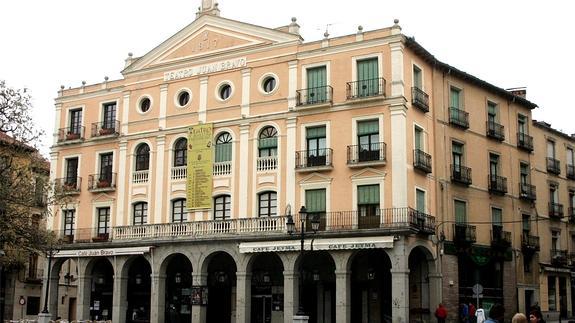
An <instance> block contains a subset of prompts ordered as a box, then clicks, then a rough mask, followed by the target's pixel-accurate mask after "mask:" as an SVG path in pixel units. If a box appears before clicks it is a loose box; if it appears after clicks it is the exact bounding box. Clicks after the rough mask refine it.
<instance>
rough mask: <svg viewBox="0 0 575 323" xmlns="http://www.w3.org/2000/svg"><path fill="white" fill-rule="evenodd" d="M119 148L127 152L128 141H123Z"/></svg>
mask: <svg viewBox="0 0 575 323" xmlns="http://www.w3.org/2000/svg"><path fill="white" fill-rule="evenodd" d="M118 146H120V150H126V149H127V148H128V141H127V140H122V141H120V143H119V144H118Z"/></svg>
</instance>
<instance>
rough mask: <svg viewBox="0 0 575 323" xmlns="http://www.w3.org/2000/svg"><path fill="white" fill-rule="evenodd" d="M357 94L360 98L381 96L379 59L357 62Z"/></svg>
mask: <svg viewBox="0 0 575 323" xmlns="http://www.w3.org/2000/svg"><path fill="white" fill-rule="evenodd" d="M357 82H358V84H357V86H358V87H357V92H358V93H357V94H358V96H359V97H366V96H373V95H378V94H379V67H378V63H377V57H374V58H368V59H362V60H358V61H357Z"/></svg>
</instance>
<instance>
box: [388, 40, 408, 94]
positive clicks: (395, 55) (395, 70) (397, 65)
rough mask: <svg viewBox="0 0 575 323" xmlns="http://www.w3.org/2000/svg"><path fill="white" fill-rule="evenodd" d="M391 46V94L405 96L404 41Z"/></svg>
mask: <svg viewBox="0 0 575 323" xmlns="http://www.w3.org/2000/svg"><path fill="white" fill-rule="evenodd" d="M389 47H390V48H391V96H405V81H404V73H403V48H404V47H403V43H402V42H401V41H398V42H395V43H391V44H389Z"/></svg>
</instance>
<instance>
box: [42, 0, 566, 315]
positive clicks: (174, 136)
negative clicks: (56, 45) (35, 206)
mask: <svg viewBox="0 0 575 323" xmlns="http://www.w3.org/2000/svg"><path fill="white" fill-rule="evenodd" d="M122 75H123V77H122V78H121V79H119V80H108V79H107V78H106V79H105V81H104V82H102V83H99V84H94V85H86V84H82V86H81V87H78V88H70V89H65V88H64V87H62V89H61V90H60V91H59V92H58V97H57V98H56V120H55V132H54V145H53V147H52V151H51V177H52V179H53V180H54V181H55V183H56V184H57V187H59V188H60V189H62V190H64V191H65V192H66V194H67V195H68V196H69V197H70V202H69V203H68V204H66V205H65V206H64V207H62V208H61V209H59V210H57V211H58V212H57V216H55V217H53V218H52V219H50V220H51V221H50V223H49V224H48V225H49V227H50V228H51V229H52V230H54V231H56V232H57V233H58V234H59V236H60V237H61V239H62V241H63V244H62V246H61V250H60V251H59V252H58V254H57V255H56V256H55V259H54V261H53V266H52V268H51V269H52V270H51V273H52V274H51V275H50V281H51V282H57V281H58V280H59V279H60V276H61V274H59V273H60V272H61V270H60V267H61V266H62V264H63V263H64V262H65V261H71V262H73V263H74V265H75V266H76V267H77V280H76V284H77V286H78V288H77V295H76V304H77V305H76V311H75V313H74V314H75V316H76V317H77V318H78V319H111V320H112V321H113V322H148V321H149V322H164V321H166V322H169V321H170V320H175V319H178V320H179V321H181V322H184V321H185V322H189V321H190V320H191V321H192V322H214V323H215V322H218V323H220V322H237V323H240V322H256V323H259V322H262V323H263V322H266V323H269V322H272V323H275V322H292V320H293V316H294V315H295V314H296V313H297V312H298V311H299V307H300V304H301V307H302V310H303V312H304V313H305V314H306V315H307V316H309V321H310V322H384V321H388V320H393V322H405V321H416V320H417V321H430V320H431V319H432V314H430V313H433V311H434V309H435V308H436V307H437V304H438V303H439V302H440V301H441V300H444V301H445V302H446V303H447V304H448V306H449V312H450V313H451V315H454V317H455V315H456V313H457V306H458V303H459V302H462V301H471V296H472V295H470V289H471V287H472V286H473V285H474V284H477V283H481V284H483V285H485V293H484V295H483V296H484V297H485V298H486V301H487V302H493V301H502V302H504V303H505V304H506V305H509V307H508V308H513V307H516V306H517V304H516V303H515V301H514V299H516V298H517V297H518V295H517V293H518V289H516V288H515V287H514V286H515V285H511V284H512V283H513V282H514V281H513V280H509V279H508V278H509V277H512V278H513V279H515V277H516V276H517V274H516V273H517V272H518V271H519V269H518V265H517V260H516V258H517V252H516V250H515V249H514V248H512V246H520V245H521V243H522V241H523V240H521V235H516V234H515V233H510V232H516V231H515V230H519V229H520V228H522V227H521V223H516V224H513V223H514V222H513V221H510V222H509V221H508V220H513V219H517V218H518V217H519V218H520V215H518V214H517V212H516V211H515V210H516V208H517V207H518V205H520V206H521V207H525V208H528V207H529V206H528V205H530V204H528V203H527V204H520V203H523V202H520V201H519V195H520V194H519V189H520V188H519V174H520V169H521V167H520V164H519V159H522V160H523V159H525V160H529V158H531V157H532V156H533V153H530V152H529V151H525V150H524V149H521V147H520V146H521V144H520V141H521V140H519V141H518V139H517V138H519V139H522V138H523V137H521V136H522V135H526V134H527V132H526V131H527V130H526V129H529V128H533V127H530V126H529V125H531V109H533V108H535V105H534V104H533V103H531V102H529V101H527V100H526V99H525V98H523V97H521V96H520V95H519V94H518V93H513V92H508V91H505V90H502V89H500V88H498V87H496V86H493V85H491V84H489V83H487V82H484V81H482V80H479V79H477V78H475V77H473V76H471V75H468V74H466V73H464V72H462V71H460V70H457V69H455V68H453V67H451V66H449V65H447V64H444V63H441V62H439V61H437V60H436V59H435V58H434V57H433V56H432V55H431V54H430V53H428V52H427V51H426V50H425V49H423V47H421V46H420V45H419V44H418V43H416V42H415V41H414V40H413V39H411V38H408V37H406V36H405V35H403V34H402V33H401V27H400V26H399V24H398V21H395V23H394V24H393V25H392V26H391V27H388V28H383V29H379V30H373V31H364V30H363V28H361V27H358V29H357V31H355V32H354V33H353V34H351V35H347V36H342V37H336V38H330V37H329V35H327V34H326V35H325V38H324V39H322V40H319V41H313V42H304V40H303V39H302V38H301V36H300V35H299V25H298V24H297V21H296V19H295V18H294V19H292V21H291V23H289V24H288V25H286V26H283V27H278V28H275V29H270V28H266V27H260V26H255V25H251V24H248V23H243V22H238V21H234V20H230V19H227V18H223V17H221V16H220V11H219V8H218V5H217V4H215V3H213V2H212V1H203V4H202V6H201V8H200V9H199V11H198V13H197V16H196V18H195V20H193V22H192V23H191V24H189V25H188V26H186V27H184V28H183V29H182V30H181V31H179V32H178V33H176V34H175V35H174V36H172V37H170V38H169V39H167V40H166V41H165V42H163V43H161V44H159V45H158V46H157V47H155V48H154V49H152V50H151V51H150V52H148V53H147V54H145V55H143V56H141V57H135V56H133V55H132V54H130V55H129V56H128V58H127V59H126V65H125V69H124V70H123V71H122ZM520 116H521V117H520ZM520 120H522V121H520ZM520 122H523V127H524V128H521V127H522V125H521V123H520ZM445 156H447V157H445ZM470 168H474V169H473V175H472V174H471V170H470ZM515 173H517V176H514V175H515ZM512 175H513V176H512ZM505 176H507V177H508V178H509V180H508V182H505V181H506V180H505ZM507 183H508V184H507ZM476 197H479V200H477V201H476V200H474V199H475V198H476ZM302 207H305V208H303V209H302ZM530 214H532V213H530ZM436 218H437V220H436ZM492 219H493V224H491V221H492ZM485 221H489V222H490V224H489V225H488V226H482V227H481V228H479V227H478V228H477V229H475V228H474V227H473V226H472V225H471V223H472V222H485ZM508 222H509V223H508ZM289 223H293V224H294V226H290V225H288V224H289ZM300 230H304V232H305V239H304V240H305V241H304V249H305V252H304V253H300V235H299V233H300V232H301V231H300ZM520 232H523V231H520ZM290 233H291V234H290ZM475 239H476V240H475ZM533 259H537V258H533ZM536 262H537V261H536V260H533V268H537V266H538V265H537V263H536ZM492 272H494V273H496V275H491V276H490V275H489V273H492ZM449 275H454V276H449ZM442 277H443V279H442ZM537 278H538V277H537ZM530 282H531V284H532V286H534V291H537V287H536V286H538V284H537V282H536V281H535V280H531V281H530ZM526 284H527V283H526ZM300 285H301V288H300ZM300 289H301V290H300ZM569 293H570V292H569ZM569 295H570V294H569ZM60 298H61V295H58V290H57V289H50V290H49V298H48V301H49V304H50V306H49V307H50V313H51V315H52V316H53V317H57V316H62V315H64V314H63V313H59V312H58V300H59V299H60ZM511 312H512V311H511ZM63 318H65V317H63Z"/></svg>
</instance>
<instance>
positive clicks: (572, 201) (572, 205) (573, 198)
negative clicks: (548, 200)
mask: <svg viewBox="0 0 575 323" xmlns="http://www.w3.org/2000/svg"><path fill="white" fill-rule="evenodd" d="M569 209H570V213H569V215H570V216H575V191H574V190H569Z"/></svg>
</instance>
